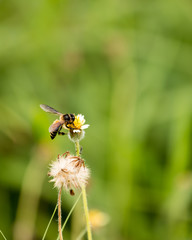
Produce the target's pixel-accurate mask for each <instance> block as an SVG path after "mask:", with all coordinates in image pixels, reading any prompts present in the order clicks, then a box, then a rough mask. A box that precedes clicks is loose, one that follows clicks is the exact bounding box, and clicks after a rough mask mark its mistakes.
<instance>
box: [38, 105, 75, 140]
mask: <svg viewBox="0 0 192 240" xmlns="http://www.w3.org/2000/svg"><path fill="white" fill-rule="evenodd" d="M40 107H41V108H42V109H43V110H44V111H45V112H48V113H52V114H56V115H59V116H60V118H59V120H58V119H57V120H55V121H54V122H53V124H51V126H50V127H49V133H50V137H51V139H54V138H55V137H56V135H57V134H58V135H65V134H66V133H64V132H61V129H62V127H64V128H66V129H71V126H69V125H73V122H74V120H75V115H74V114H63V113H60V112H58V111H57V110H55V109H54V108H52V107H49V106H47V105H45V104H41V105H40Z"/></svg>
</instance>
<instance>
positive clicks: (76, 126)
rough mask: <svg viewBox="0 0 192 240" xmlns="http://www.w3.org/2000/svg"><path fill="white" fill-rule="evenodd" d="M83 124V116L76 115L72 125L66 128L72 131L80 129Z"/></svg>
mask: <svg viewBox="0 0 192 240" xmlns="http://www.w3.org/2000/svg"><path fill="white" fill-rule="evenodd" d="M84 123H85V119H84V116H83V115H82V114H78V115H77V116H75V120H74V122H73V124H69V125H68V127H70V128H73V129H81V127H82V126H83V124H84Z"/></svg>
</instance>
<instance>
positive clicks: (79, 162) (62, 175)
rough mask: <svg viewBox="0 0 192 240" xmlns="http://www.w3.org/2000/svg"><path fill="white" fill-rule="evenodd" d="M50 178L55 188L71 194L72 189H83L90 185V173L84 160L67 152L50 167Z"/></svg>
mask: <svg viewBox="0 0 192 240" xmlns="http://www.w3.org/2000/svg"><path fill="white" fill-rule="evenodd" d="M49 176H50V177H52V179H51V181H50V182H54V186H55V187H58V188H61V187H64V188H65V189H66V190H69V191H70V192H71V189H73V188H81V187H82V185H86V184H87V183H88V179H89V176H90V171H89V169H88V168H87V167H86V166H85V163H84V160H83V159H81V158H80V157H77V156H72V155H70V153H69V152H66V153H64V154H62V155H61V156H60V155H59V156H58V158H57V160H56V161H54V162H53V163H52V164H51V165H50V171H49Z"/></svg>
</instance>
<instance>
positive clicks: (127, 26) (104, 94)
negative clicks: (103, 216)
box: [0, 0, 192, 240]
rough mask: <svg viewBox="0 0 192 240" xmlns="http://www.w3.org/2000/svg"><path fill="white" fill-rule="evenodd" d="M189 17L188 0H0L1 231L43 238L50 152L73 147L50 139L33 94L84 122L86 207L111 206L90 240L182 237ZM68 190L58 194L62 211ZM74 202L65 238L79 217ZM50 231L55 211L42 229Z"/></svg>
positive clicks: (189, 185)
mask: <svg viewBox="0 0 192 240" xmlns="http://www.w3.org/2000/svg"><path fill="white" fill-rule="evenodd" d="M191 21H192V15H191V3H190V1H178V0H174V1H173V0H169V1H163V0H162V1H160V0H159V1H151V0H146V1H118V0H105V1H101V0H98V1H77V0H72V1H62V0H57V1H53V0H38V1H37V0H34V1H23V0H17V1H13V0H10V1H5V0H2V1H0V79H1V81H0V100H1V101H0V109H1V117H0V150H1V151H0V156H1V160H0V196H1V197H0V212H1V214H0V230H1V231H2V232H3V233H4V235H5V236H6V238H7V239H15V240H17V239H18V240H22V239H25V240H26V239H28V240H30V239H32V238H33V239H41V238H42V236H43V233H44V231H45V228H46V226H47V223H48V222H49V219H50V217H51V214H52V212H53V210H54V205H55V204H56V201H57V193H56V190H55V189H52V187H53V186H52V184H51V183H48V177H47V175H46V174H47V172H48V164H49V163H50V162H51V160H53V159H55V158H56V156H57V154H59V153H63V152H65V151H66V150H70V151H72V152H75V150H74V146H73V143H71V142H70V141H69V140H68V139H67V137H60V136H58V137H56V139H55V140H54V141H51V139H50V137H49V133H48V127H49V125H50V124H51V123H52V121H53V120H55V117H54V116H51V115H48V114H46V113H45V112H43V111H42V110H41V109H40V107H39V105H40V104H41V103H44V104H48V105H50V106H52V107H55V108H56V109H58V110H59V111H63V112H64V113H68V112H69V113H76V114H77V113H82V114H84V115H85V118H86V120H87V123H89V124H90V125H91V126H90V128H89V129H87V131H86V137H85V139H84V140H83V141H82V145H83V157H84V158H85V160H86V162H87V164H88V165H89V166H90V168H91V171H92V179H91V183H90V186H89V187H88V201H89V205H90V206H89V207H90V208H97V209H99V210H101V211H104V212H106V213H107V214H109V216H110V222H109V224H108V225H106V226H105V227H103V228H101V229H98V230H95V231H94V232H93V235H94V239H95V240H96V239H99V240H104V239H111V240H115V239H120V240H124V239H132V240H162V239H165V240H177V239H178V240H181V239H182V240H184V239H186V240H187V239H191V238H192V231H191V224H192V213H191V207H192V190H191V189H192V173H191V156H192V152H191V134H192V127H191V126H192V124H191V123H192V122H191V119H192V118H191V117H192V104H191V103H192V98H191V96H192V81H191V77H192V68H191V62H192V28H191ZM76 196H77V194H76ZM74 201H75V198H74V197H71V196H68V195H67V194H66V195H65V196H64V197H63V203H62V204H63V206H62V208H63V210H64V212H63V214H62V215H63V219H64V218H65V216H67V213H68V212H69V210H70V208H71V207H72V205H73V202H74ZM80 208H81V207H80ZM75 214H76V215H74V217H73V218H72V219H71V221H70V222H69V223H68V225H67V228H66V230H65V233H64V234H65V235H64V236H65V238H66V239H67V238H68V239H69V236H73V239H75V237H76V236H77V235H78V233H80V231H81V230H82V229H83V227H82V226H81V224H82V221H83V220H82V215H81V214H79V213H78V210H77V212H76V213H75ZM78 214H79V215H78ZM75 216H76V217H75ZM77 216H79V218H78V217H77ZM55 220H56V219H55ZM78 224H79V226H77V225H78ZM81 227H82V229H81ZM76 229H80V231H79V232H78V233H77V234H76V235H75V233H74V232H75V231H76ZM18 231H19V232H18ZM56 237H57V222H56V221H53V222H52V224H51V227H50V229H49V232H48V235H47V238H46V239H47V240H49V239H54V238H55V239H56Z"/></svg>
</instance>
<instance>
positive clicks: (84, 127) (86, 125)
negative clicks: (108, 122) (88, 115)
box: [81, 124, 90, 129]
mask: <svg viewBox="0 0 192 240" xmlns="http://www.w3.org/2000/svg"><path fill="white" fill-rule="evenodd" d="M89 126H90V125H89V124H85V125H83V126H82V127H81V129H86V128H88V127H89Z"/></svg>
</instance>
